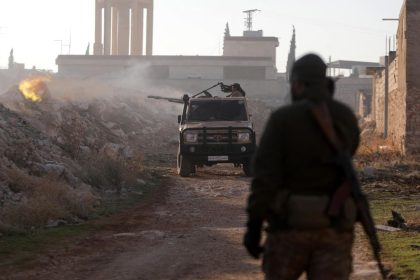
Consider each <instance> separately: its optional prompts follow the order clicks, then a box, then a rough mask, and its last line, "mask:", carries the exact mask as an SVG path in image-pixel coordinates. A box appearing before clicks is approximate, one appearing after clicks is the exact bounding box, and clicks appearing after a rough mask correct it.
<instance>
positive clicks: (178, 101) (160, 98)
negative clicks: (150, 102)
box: [147, 95, 184, 104]
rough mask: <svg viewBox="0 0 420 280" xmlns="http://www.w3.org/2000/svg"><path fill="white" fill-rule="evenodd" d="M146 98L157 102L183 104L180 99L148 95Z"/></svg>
mask: <svg viewBox="0 0 420 280" xmlns="http://www.w3.org/2000/svg"><path fill="white" fill-rule="evenodd" d="M147 98H151V99H158V100H167V101H169V102H173V103H179V104H184V100H183V99H181V98H171V97H162V96H155V95H149V96H148V97H147Z"/></svg>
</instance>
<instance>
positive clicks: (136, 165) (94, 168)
mask: <svg viewBox="0 0 420 280" xmlns="http://www.w3.org/2000/svg"><path fill="white" fill-rule="evenodd" d="M84 166H85V167H84V170H85V174H84V176H83V177H84V179H85V181H86V182H87V183H89V184H90V185H92V186H94V187H96V188H99V189H113V190H116V192H117V193H120V191H121V189H122V188H123V187H130V186H135V185H136V184H137V179H138V178H139V177H140V175H141V174H142V172H143V165H142V155H141V154H140V153H134V155H133V156H132V157H131V158H129V159H123V158H122V157H110V156H107V155H105V154H100V155H98V156H97V157H95V158H93V159H91V160H89V161H88V162H85V164H84Z"/></svg>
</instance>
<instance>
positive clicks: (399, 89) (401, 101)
mask: <svg viewBox="0 0 420 280" xmlns="http://www.w3.org/2000/svg"><path fill="white" fill-rule="evenodd" d="M419 29H420V2H418V1H416V0H406V1H405V3H404V5H403V7H402V9H401V13H400V22H399V26H398V32H397V43H398V45H397V53H396V57H395V59H394V60H392V61H391V63H390V65H389V75H388V82H389V94H388V124H387V125H388V138H389V139H391V140H392V142H393V144H394V145H395V147H396V148H397V149H398V150H399V151H400V152H402V153H403V154H413V153H419V152H420V140H419V139H420V34H419V32H418V30H419ZM372 107H373V110H372V116H373V119H374V120H375V121H376V131H377V132H378V133H379V134H383V133H384V131H385V70H382V71H380V72H377V73H376V75H375V76H374V79H373V100H372Z"/></svg>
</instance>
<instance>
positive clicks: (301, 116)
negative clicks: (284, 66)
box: [244, 55, 359, 279]
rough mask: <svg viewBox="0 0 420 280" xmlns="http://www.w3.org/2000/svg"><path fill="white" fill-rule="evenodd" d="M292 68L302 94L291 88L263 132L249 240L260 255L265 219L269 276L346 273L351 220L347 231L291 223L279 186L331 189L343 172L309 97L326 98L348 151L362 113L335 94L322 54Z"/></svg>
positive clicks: (317, 191) (312, 191)
mask: <svg viewBox="0 0 420 280" xmlns="http://www.w3.org/2000/svg"><path fill="white" fill-rule="evenodd" d="M302 60H304V61H303V63H302ZM308 60H309V62H308ZM308 65H309V66H308ZM294 68H295V69H294V70H293V71H296V73H293V72H292V79H293V76H294V75H295V76H298V78H297V79H298V80H299V81H300V80H303V81H304V82H305V85H306V86H305V89H304V90H303V93H302V94H301V95H300V96H297V95H296V94H294V95H293V98H294V102H293V104H292V105H289V106H285V107H283V108H280V109H278V110H277V111H275V112H274V113H273V114H272V115H271V117H270V119H269V121H268V123H267V126H266V128H265V131H264V133H263V136H262V138H261V141H260V146H259V148H258V150H257V153H256V156H255V159H254V166H253V167H254V170H253V171H254V179H253V181H252V185H251V194H250V196H249V199H248V206H247V212H248V223H247V228H248V230H247V233H246V235H245V238H244V245H245V246H246V248H247V249H248V252H249V253H250V254H251V255H252V256H254V257H258V256H259V253H260V251H262V248H259V247H258V246H259V242H260V238H261V235H260V234H261V233H260V232H261V229H262V224H263V222H264V221H266V222H268V238H267V242H266V244H265V248H264V265H263V268H264V272H265V273H266V277H267V278H266V279H298V278H299V275H300V274H302V273H303V272H304V271H306V272H307V273H308V275H309V279H348V277H349V274H350V272H351V266H352V258H351V247H352V242H353V229H352V228H351V229H347V230H346V231H343V230H342V229H339V228H337V227H335V226H334V224H333V225H332V226H330V227H327V228H319V229H312V230H302V229H300V230H297V229H293V228H291V227H290V226H289V225H288V223H287V213H286V214H285V215H286V217H280V215H279V213H278V211H276V210H275V209H274V206H275V204H276V197H277V194H278V193H279V191H281V190H287V191H288V192H291V193H292V194H299V195H331V194H332V193H333V192H334V191H335V189H336V188H337V187H338V186H339V185H340V182H341V179H342V175H341V174H340V172H339V169H338V167H337V164H336V162H335V154H334V152H333V150H332V149H331V148H330V147H329V144H328V142H327V140H326V139H325V136H324V135H323V132H322V131H321V130H320V129H319V127H318V126H317V124H316V122H315V120H314V119H313V117H312V115H311V113H310V111H309V105H308V101H320V100H322V101H325V102H326V103H327V106H328V108H329V110H330V113H331V116H332V119H333V122H334V126H335V128H336V131H337V134H338V136H339V137H340V139H341V140H342V142H343V145H345V147H347V148H348V150H349V151H350V152H351V153H353V154H354V153H355V151H356V149H357V147H358V144H359V129H358V125H357V119H356V117H355V115H354V113H353V112H352V111H351V109H349V108H348V107H347V106H345V105H343V104H341V103H339V102H337V101H334V100H332V99H331V93H329V92H328V89H327V82H326V78H325V72H326V66H325V64H324V63H323V62H322V60H321V59H320V58H319V57H316V56H314V55H310V56H309V58H308V57H304V58H302V59H301V60H300V61H297V62H296V64H295V66H294ZM306 70H308V71H307V72H305V71H306ZM299 71H301V72H302V71H303V74H302V73H301V72H299ZM311 79H313V80H311ZM306 82H308V83H306Z"/></svg>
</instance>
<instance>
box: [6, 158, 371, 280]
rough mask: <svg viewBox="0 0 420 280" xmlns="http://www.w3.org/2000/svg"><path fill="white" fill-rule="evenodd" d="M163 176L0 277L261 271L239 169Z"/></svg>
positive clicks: (215, 275)
mask: <svg viewBox="0 0 420 280" xmlns="http://www.w3.org/2000/svg"><path fill="white" fill-rule="evenodd" d="M166 182H167V183H166V185H165V186H164V187H163V188H162V189H161V190H160V191H159V192H158V194H157V195H155V197H154V198H153V199H152V201H151V202H150V203H148V204H147V205H144V206H141V207H138V208H136V209H134V210H131V211H129V212H125V213H121V214H118V215H116V216H115V217H112V218H110V219H108V220H107V221H106V222H104V223H105V225H103V226H104V228H105V230H103V231H101V232H97V233H95V234H93V235H90V236H85V237H83V238H80V239H78V240H77V242H75V243H72V242H68V243H66V244H63V247H62V248H56V249H51V250H50V251H49V252H48V254H46V255H42V256H39V258H38V259H37V260H36V262H34V263H32V264H31V267H27V268H26V269H24V270H21V271H18V272H13V273H12V274H10V275H8V276H5V275H1V276H0V279H9V280H11V279H13V280H20V279H49V280H54V279H92V280H93V279H95V280H96V279H101V280H111V279H112V280H117V279H118V280H119V279H124V280H134V279H137V280H140V279H226V280H227V279H232V280H239V279H241V280H242V279H243V280H245V279H263V276H262V274H261V272H260V265H259V262H258V261H254V260H252V259H251V258H249V257H248V256H247V254H246V252H245V250H244V249H243V247H242V246H241V241H242V235H243V232H244V228H243V225H244V223H245V212H244V205H245V201H246V196H247V194H248V189H249V179H248V178H246V177H243V175H242V172H241V170H240V169H234V168H233V167H230V166H229V167H226V166H220V167H216V168H211V169H205V170H201V171H199V172H198V174H197V176H195V177H191V178H179V177H177V176H175V174H174V171H172V173H171V174H168V178H167V180H166ZM356 251H358V252H359V254H360V250H356ZM363 259H364V258H362V257H361V256H359V255H357V254H356V256H355V269H356V273H355V274H356V276H355V279H375V276H376V275H377V274H376V272H375V268H374V265H373V264H372V263H366V262H364V261H362V260H363ZM2 277H5V278H2Z"/></svg>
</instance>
